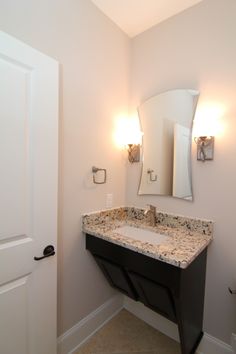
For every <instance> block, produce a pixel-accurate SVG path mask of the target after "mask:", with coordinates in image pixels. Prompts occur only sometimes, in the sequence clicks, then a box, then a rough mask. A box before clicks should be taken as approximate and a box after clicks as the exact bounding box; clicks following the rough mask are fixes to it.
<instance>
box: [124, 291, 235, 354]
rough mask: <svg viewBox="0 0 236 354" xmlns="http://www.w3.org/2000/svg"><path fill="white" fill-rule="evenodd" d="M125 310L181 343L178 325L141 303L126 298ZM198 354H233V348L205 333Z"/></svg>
mask: <svg viewBox="0 0 236 354" xmlns="http://www.w3.org/2000/svg"><path fill="white" fill-rule="evenodd" d="M124 308H125V309H126V310H127V311H129V312H131V313H132V314H134V315H135V316H136V317H138V318H140V319H141V320H143V321H144V322H146V323H148V324H149V325H150V326H152V327H154V328H155V329H157V330H158V331H160V332H162V333H164V334H165V335H167V336H168V337H170V338H172V339H174V340H176V341H177V342H179V333H178V328H177V325H176V324H174V323H173V322H171V321H169V320H167V319H166V318H164V317H162V316H160V315H158V314H157V313H156V312H154V311H152V310H150V309H149V308H147V307H146V306H144V305H143V304H141V303H140V302H136V301H134V300H131V299H130V298H128V297H126V296H124ZM196 353H197V354H233V353H234V352H233V350H232V347H231V346H230V345H228V344H226V343H224V342H222V341H221V340H219V339H217V338H215V337H212V336H210V335H209V334H207V333H204V336H203V338H202V340H201V343H200V344H199V346H198V349H197V352H196Z"/></svg>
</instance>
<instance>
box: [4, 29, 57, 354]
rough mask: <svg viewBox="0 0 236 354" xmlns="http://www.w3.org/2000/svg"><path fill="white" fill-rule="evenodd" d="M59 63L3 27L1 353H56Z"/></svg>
mask: <svg viewBox="0 0 236 354" xmlns="http://www.w3.org/2000/svg"><path fill="white" fill-rule="evenodd" d="M57 129H58V64H57V62H56V61H55V60H53V59H51V58H49V57H47V56H46V55H44V54H41V53H40V52H38V51H36V50H34V49H33V48H31V47H29V46H27V45H25V44H24V43H22V42H20V41H18V40H16V39H14V38H13V37H11V36H9V35H7V34H5V33H3V32H0V353H1V354H55V353H56V255H54V256H50V257H47V258H45V259H42V260H40V261H36V260H34V257H35V256H36V257H37V256H38V257H39V256H41V255H42V254H43V250H44V248H45V246H47V245H52V246H54V248H55V251H56V241H57V240H56V237H57V143H58V142H57Z"/></svg>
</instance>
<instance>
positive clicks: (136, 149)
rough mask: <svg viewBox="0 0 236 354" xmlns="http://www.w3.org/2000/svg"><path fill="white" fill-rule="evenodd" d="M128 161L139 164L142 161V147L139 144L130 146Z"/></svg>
mask: <svg viewBox="0 0 236 354" xmlns="http://www.w3.org/2000/svg"><path fill="white" fill-rule="evenodd" d="M128 159H129V162H131V163H133V162H139V161H140V145H139V144H137V145H136V144H128Z"/></svg>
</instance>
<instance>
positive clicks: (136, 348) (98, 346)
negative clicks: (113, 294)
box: [75, 310, 180, 354]
mask: <svg viewBox="0 0 236 354" xmlns="http://www.w3.org/2000/svg"><path fill="white" fill-rule="evenodd" d="M75 354H180V346H179V344H178V343H177V342H175V341H174V340H173V339H170V338H169V337H167V336H165V335H164V334H162V333H160V332H159V331H157V330H155V329H154V328H152V327H150V326H149V325H148V324H146V323H145V322H143V321H141V320H140V319H138V318H137V317H135V316H134V315H132V314H131V313H130V312H128V311H126V310H121V311H120V312H119V313H118V315H116V316H115V317H113V318H112V319H111V320H110V321H109V322H108V323H107V324H106V325H105V326H104V327H102V328H101V329H100V330H99V331H98V332H96V333H95V334H94V335H93V336H92V337H91V338H90V339H89V340H88V341H87V342H86V343H85V344H84V345H83V346H82V347H81V348H80V349H79V350H78V351H77V352H76V353H75Z"/></svg>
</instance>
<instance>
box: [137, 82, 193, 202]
mask: <svg viewBox="0 0 236 354" xmlns="http://www.w3.org/2000/svg"><path fill="white" fill-rule="evenodd" d="M198 98H199V91H196V90H192V89H176V90H170V91H166V92H163V93H160V94H158V95H156V96H154V97H151V98H150V99H148V100H146V101H145V102H143V103H142V104H141V105H140V106H139V107H138V114H139V119H140V126H141V130H142V131H143V153H142V171H141V176H140V184H139V190H138V194H139V195H144V194H151V195H166V196H172V197H176V198H182V199H185V200H189V201H192V200H193V190H192V171H191V142H192V126H193V118H194V115H195V111H196V107H197V102H198Z"/></svg>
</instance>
